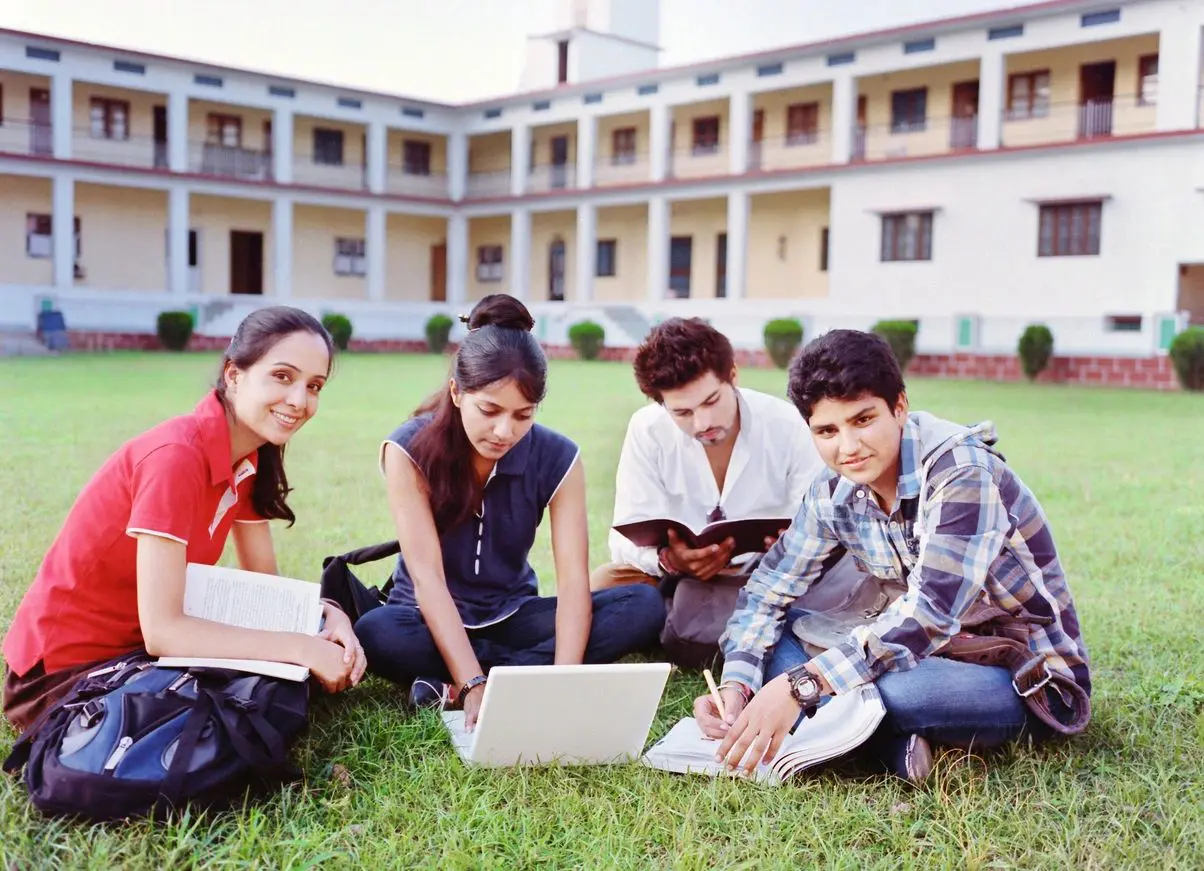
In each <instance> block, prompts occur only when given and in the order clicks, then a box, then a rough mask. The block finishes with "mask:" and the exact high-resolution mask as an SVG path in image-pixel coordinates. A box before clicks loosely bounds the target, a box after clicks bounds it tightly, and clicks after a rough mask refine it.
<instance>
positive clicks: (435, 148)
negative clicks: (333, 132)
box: [344, 130, 447, 174]
mask: <svg viewBox="0 0 1204 871" xmlns="http://www.w3.org/2000/svg"><path fill="white" fill-rule="evenodd" d="M407 139H412V140H414V141H416V142H429V143H430V145H431V173H432V174H442V173H446V172H447V137H446V136H435V135H433V134H430V133H415V132H413V131H411V130H390V131H389V136H388V149H389V159H388V160H387V161H386V163H387V164H388V166H389V167H391V168H396V170H397V171H399V172H400V171H401V168H402V167H403V166H405V146H404V145H403V143H404V142H405V141H406V140H407ZM344 148H346V143H344Z"/></svg>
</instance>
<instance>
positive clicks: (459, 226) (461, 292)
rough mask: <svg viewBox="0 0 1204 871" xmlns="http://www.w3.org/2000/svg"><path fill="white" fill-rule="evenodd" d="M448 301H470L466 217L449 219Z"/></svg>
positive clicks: (454, 216)
mask: <svg viewBox="0 0 1204 871" xmlns="http://www.w3.org/2000/svg"><path fill="white" fill-rule="evenodd" d="M447 301H448V302H449V303H451V304H452V305H464V303H465V302H467V301H468V218H466V217H465V216H464V215H452V216H451V217H450V218H448V219H447ZM465 314H467V312H465Z"/></svg>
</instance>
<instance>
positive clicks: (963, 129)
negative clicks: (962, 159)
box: [949, 79, 978, 149]
mask: <svg viewBox="0 0 1204 871" xmlns="http://www.w3.org/2000/svg"><path fill="white" fill-rule="evenodd" d="M949 145H950V146H951V147H952V148H955V149H960V148H977V147H978V80H977V79H975V80H974V81H972V82H958V83H957V84H955V85H954V86H953V119H952V122H951V127H950V130H949Z"/></svg>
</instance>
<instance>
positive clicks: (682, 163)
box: [665, 143, 729, 178]
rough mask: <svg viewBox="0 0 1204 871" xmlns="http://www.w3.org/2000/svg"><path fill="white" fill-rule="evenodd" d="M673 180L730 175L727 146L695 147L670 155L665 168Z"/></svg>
mask: <svg viewBox="0 0 1204 871" xmlns="http://www.w3.org/2000/svg"><path fill="white" fill-rule="evenodd" d="M665 169H666V173H667V174H668V175H669V176H671V177H672V178H709V177H712V176H720V175H727V174H728V169H729V167H728V153H727V146H726V145H724V144H723V143H717V144H715V145H694V146H689V147H686V148H678V149H675V150H674V151H672V152H670V153H669V159H668V161H667V165H666V167H665Z"/></svg>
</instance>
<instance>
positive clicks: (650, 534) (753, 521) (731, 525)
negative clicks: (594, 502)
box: [614, 517, 791, 554]
mask: <svg viewBox="0 0 1204 871" xmlns="http://www.w3.org/2000/svg"><path fill="white" fill-rule="evenodd" d="M790 522H791V518H789V517H749V518H745V519H743V520H719V521H716V522H715V523H711V524H708V525H707V526H705V527H703V528H702V529H700V530H697V531H695V530H693V529H691V528H690V527H688V526H686V525H685V524H684V523H682V522H681V521H680V520H671V519H669V518H667V517H656V518H653V519H651V520H635V521H632V522H631V523H620V524H618V525H616V526H615V527H614V530H615V532H617V533H619V534H620V535H622V536H623V537H624V538H626V539H628V540H629V541H631V542H632V543H633V544H635V545H637V546H638V547H665V546H666V545H668V544H669V530H670V529H672V530H673V531H674V532H676V533H677V537H678V538H680V539H681V540H682V541H683V542H685V544H686V546H687V547H692V548H700V547H707V546H708V545H712V544H719V543H720V542H722V541H723V540H724V539H725V538H732V539H734V540H735V542H736V549H735V550H734V551H732V553H733V554H742V553H763V552H764V551H765V549H766V548H765V539H766V537H769V538H772V539H776V538H777V537H778V533H780V532H781V531H782V530H783V529H785V528H786V527H787V526H789V525H790Z"/></svg>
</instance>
